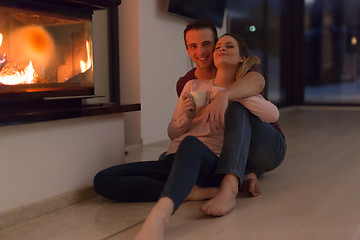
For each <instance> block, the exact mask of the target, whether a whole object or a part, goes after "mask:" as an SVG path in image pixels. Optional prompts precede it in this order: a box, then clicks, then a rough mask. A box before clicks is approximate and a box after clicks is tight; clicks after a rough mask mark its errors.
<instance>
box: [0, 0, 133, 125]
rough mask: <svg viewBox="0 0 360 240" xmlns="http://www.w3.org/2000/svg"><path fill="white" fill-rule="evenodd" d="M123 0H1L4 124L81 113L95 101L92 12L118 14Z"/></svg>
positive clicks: (1, 114)
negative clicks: (104, 11)
mask: <svg viewBox="0 0 360 240" xmlns="http://www.w3.org/2000/svg"><path fill="white" fill-rule="evenodd" d="M120 2H121V0H105V1H104V0H102V1H100V0H97V1H96V0H92V1H87V0H46V1H43V0H11V1H9V0H0V122H2V123H4V122H5V123H9V122H12V121H16V122H18V121H27V120H29V116H36V114H37V115H39V114H40V115H41V117H40V118H39V117H38V118H36V117H35V118H34V117H33V119H32V120H34V119H35V121H38V120H39V119H46V117H44V116H45V115H49V113H50V115H51V116H54V115H57V116H59V117H60V116H62V114H64V113H65V112H69V111H71V112H72V114H71V116H73V115H74V116H77V114H74V111H78V112H79V111H80V112H81V113H80V115H83V114H84V108H87V107H89V106H85V105H84V103H83V99H86V98H93V97H95V95H94V77H93V39H92V15H93V11H95V10H98V9H108V10H109V9H110V10H111V9H112V11H110V12H109V14H111V13H114V9H115V10H117V6H118V5H119V4H120ZM115 12H117V11H115ZM109 19H111V18H109ZM112 19H114V18H112ZM112 59H116V55H115V57H114V56H112ZM115 71H118V70H117V69H115ZM110 75H111V74H110ZM112 81H114V80H113V79H112ZM116 81H118V80H116ZM110 85H115V86H117V85H118V83H113V84H110ZM118 104H119V103H118ZM110 105H111V106H113V104H110ZM99 107H100V108H104V107H106V108H107V110H106V111H105V112H109V108H108V107H109V105H106V106H97V108H99ZM113 107H114V106H113ZM69 109H70V110H69ZM74 109H77V110H74ZM91 109H95V108H94V106H91ZM116 109H118V110H116V111H119V106H117V108H116ZM135 109H136V110H138V108H135ZM86 111H87V110H86ZM100 112H104V110H102V111H100ZM55 113H56V114H55ZM65 115H66V114H65ZM14 116H15V118H14ZM59 117H58V118H59ZM65 117H66V116H64V118H65ZM12 118H14V119H13V120H12ZM50 118H51V117H50ZM32 120H30V121H32ZM0 124H1V123H0Z"/></svg>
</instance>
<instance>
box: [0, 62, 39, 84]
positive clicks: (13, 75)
mask: <svg viewBox="0 0 360 240" xmlns="http://www.w3.org/2000/svg"><path fill="white" fill-rule="evenodd" d="M3 70H4V69H3ZM37 77H38V75H37V73H36V72H35V69H34V67H33V64H32V62H31V61H30V63H29V65H28V66H27V67H25V69H24V70H21V71H17V72H11V71H2V72H1V73H0V83H2V84H5V85H17V84H32V83H36V78H37Z"/></svg>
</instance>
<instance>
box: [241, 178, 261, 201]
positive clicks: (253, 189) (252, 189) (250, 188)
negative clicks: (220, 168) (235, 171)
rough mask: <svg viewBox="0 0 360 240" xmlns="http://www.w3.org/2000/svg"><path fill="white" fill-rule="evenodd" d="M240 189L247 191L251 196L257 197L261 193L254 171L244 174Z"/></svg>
mask: <svg viewBox="0 0 360 240" xmlns="http://www.w3.org/2000/svg"><path fill="white" fill-rule="evenodd" d="M240 190H241V191H243V192H249V193H250V195H251V196H253V197H257V196H259V195H260V194H261V189H260V186H259V182H258V179H257V177H256V175H255V173H249V174H246V175H245V176H244V180H243V181H242V183H241V187H240Z"/></svg>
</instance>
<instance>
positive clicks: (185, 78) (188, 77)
mask: <svg viewBox="0 0 360 240" xmlns="http://www.w3.org/2000/svg"><path fill="white" fill-rule="evenodd" d="M195 69H196V68H193V69H191V70H190V71H188V72H187V73H186V74H185V75H184V76H182V77H180V78H179V80H178V81H180V80H182V81H186V82H187V81H190V80H192V79H195V78H196V77H195Z"/></svg>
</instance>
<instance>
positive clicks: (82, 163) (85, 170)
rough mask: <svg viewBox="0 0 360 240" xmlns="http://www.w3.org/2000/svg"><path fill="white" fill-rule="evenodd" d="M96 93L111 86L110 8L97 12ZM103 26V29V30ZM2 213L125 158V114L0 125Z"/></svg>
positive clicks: (78, 185) (86, 182)
mask: <svg viewBox="0 0 360 240" xmlns="http://www.w3.org/2000/svg"><path fill="white" fill-rule="evenodd" d="M94 20H95V21H96V23H97V24H95V25H94V42H95V46H102V47H101V48H100V47H97V48H96V49H94V57H95V59H97V60H96V63H95V69H94V76H95V84H96V85H100V86H101V87H100V88H99V89H98V90H99V92H97V94H103V93H105V94H106V92H107V91H108V84H107V83H108V77H107V76H108V73H107V71H108V65H107V54H106V53H107V47H106V46H107V39H106V37H104V36H106V27H104V26H103V24H106V13H105V14H104V12H101V13H98V14H96V16H95V17H94ZM104 31H105V32H104ZM0 153H1V154H0V195H1V198H0V201H1V204H0V215H1V213H3V212H7V211H9V210H12V209H15V208H18V207H20V206H24V205H28V204H32V203H35V202H39V201H42V200H44V199H48V198H53V197H56V196H58V195H61V194H64V193H67V192H71V191H76V190H78V189H83V188H86V187H91V186H92V180H93V177H94V175H95V174H96V172H98V171H99V170H101V169H103V168H105V167H108V166H111V165H114V164H117V163H120V162H122V161H123V159H124V120H123V115H122V114H113V115H105V116H96V117H85V118H76V119H66V120H60V121H49V122H40V123H33V124H24V125H14V126H5V127H0Z"/></svg>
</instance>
